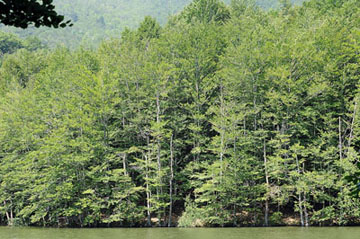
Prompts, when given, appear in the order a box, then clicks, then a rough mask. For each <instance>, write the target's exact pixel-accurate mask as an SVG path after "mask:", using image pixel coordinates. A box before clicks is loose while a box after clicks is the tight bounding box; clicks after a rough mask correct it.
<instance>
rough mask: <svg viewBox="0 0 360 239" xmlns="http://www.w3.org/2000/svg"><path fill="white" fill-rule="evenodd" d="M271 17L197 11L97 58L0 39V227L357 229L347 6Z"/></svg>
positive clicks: (137, 33) (353, 45)
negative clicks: (291, 225) (295, 224)
mask: <svg viewBox="0 0 360 239" xmlns="http://www.w3.org/2000/svg"><path fill="white" fill-rule="evenodd" d="M97 3H98V4H99V9H101V7H104V6H105V5H101V3H99V2H97ZM283 3H284V4H283V7H282V8H280V9H278V10H276V9H275V10H271V11H265V10H263V9H261V8H259V7H257V6H256V5H255V3H254V2H253V1H247V0H236V1H235V0H234V1H233V2H232V4H231V5H230V6H226V5H225V4H224V3H222V2H220V1H215V0H207V1H205V0H196V1H194V2H193V3H192V4H190V5H189V6H188V7H187V8H185V10H184V11H183V12H181V13H180V14H178V15H175V16H173V17H172V18H171V19H170V20H169V22H168V24H166V25H164V26H160V24H159V23H158V22H157V20H155V19H154V18H153V17H146V18H145V20H144V21H143V22H142V23H141V24H140V26H139V28H138V29H136V30H131V29H127V30H125V31H124V32H123V33H122V35H121V38H119V39H112V40H109V41H104V42H102V44H101V45H100V46H99V48H98V49H96V50H89V49H88V48H87V47H82V48H79V49H78V50H76V51H71V50H68V49H66V48H61V47H59V48H56V49H54V50H44V49H37V48H38V47H39V46H40V45H39V42H38V41H37V40H34V39H28V40H26V41H21V40H19V39H17V38H15V37H13V36H12V35H7V34H4V35H1V38H0V39H5V40H4V41H0V43H1V44H2V45H1V46H2V47H3V48H2V49H5V50H4V52H5V53H4V56H3V58H2V64H1V67H0V221H1V222H6V223H7V224H9V225H15V224H21V225H35V226H82V227H85V226H86V227H96V226H174V225H178V226H181V227H197V226H261V225H265V226H269V225H282V224H284V223H288V221H291V220H290V219H295V218H299V220H300V221H299V224H300V225H302V226H307V225H321V226H323V225H353V224H358V223H359V219H358V218H359V216H360V207H359V205H360V204H359V200H360V199H358V198H356V197H353V196H352V195H351V192H355V193H357V194H358V191H357V190H356V189H355V190H354V187H355V186H356V185H355V184H357V183H359V175H360V173H359V168H358V165H357V162H358V158H359V153H358V152H359V149H360V144H359V143H360V127H359V126H360V123H359V122H360V121H359V119H360V118H359V103H360V102H359V99H360V95H359V85H360V84H359V75H360V70H359V69H360V68H359V65H360V57H359V56H360V55H359V52H360V44H359V42H360V41H359V40H360V34H359V27H360V22H359V20H358V19H359V16H360V11H359V9H360V8H359V2H358V1H346V2H345V1H331V2H329V1H325V0H324V1H316V0H313V1H310V2H309V3H307V4H305V5H304V6H295V7H292V6H290V5H289V1H284V2H283ZM318 4H320V5H321V6H323V5H324V6H325V5H326V6H327V8H326V10H325V11H324V8H322V7H319V5H318ZM69 6H70V5H69ZM94 16H96V17H98V18H97V19H98V21H97V24H99V26H100V25H101V26H106V25H108V21H109V18H107V17H106V16H104V17H103V18H99V16H97V15H96V14H94ZM73 17H74V19H76V17H75V15H74V16H73ZM78 21H80V19H78ZM179 216H180V218H179V220H178V223H177V224H176V220H174V219H176V217H179ZM285 217H291V218H290V219H289V218H285ZM285 219H289V220H285ZM293 221H296V220H293Z"/></svg>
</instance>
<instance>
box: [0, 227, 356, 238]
mask: <svg viewBox="0 0 360 239" xmlns="http://www.w3.org/2000/svg"><path fill="white" fill-rule="evenodd" d="M265 238H266V239H288V238H289V239H350V238H351V239H355V238H360V227H341V228H340V227H339V228H335V227H328V228H297V227H281V228H226V229H220V228H209V229H177V228H173V229H160V228H153V229H44V228H7V227H0V239H265Z"/></svg>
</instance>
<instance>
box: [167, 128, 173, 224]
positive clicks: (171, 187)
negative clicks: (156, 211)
mask: <svg viewBox="0 0 360 239" xmlns="http://www.w3.org/2000/svg"><path fill="white" fill-rule="evenodd" d="M173 180H174V148H173V134H171V138H170V180H169V185H170V191H169V197H170V209H169V221H168V227H171V216H172V207H173Z"/></svg>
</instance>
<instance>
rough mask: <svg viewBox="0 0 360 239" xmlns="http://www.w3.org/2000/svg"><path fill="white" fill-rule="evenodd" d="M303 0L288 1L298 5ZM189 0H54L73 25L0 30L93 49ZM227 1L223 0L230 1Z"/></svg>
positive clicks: (266, 1)
mask: <svg viewBox="0 0 360 239" xmlns="http://www.w3.org/2000/svg"><path fill="white" fill-rule="evenodd" d="M303 1H304V0H292V3H294V4H298V5H299V4H301V3H302V2H303ZM190 2H191V0H54V4H55V6H56V8H55V9H56V10H57V11H58V12H60V13H61V14H64V15H65V18H66V19H67V20H71V21H72V23H73V24H74V26H73V27H71V28H66V29H49V28H35V27H30V28H28V29H26V30H23V29H19V28H14V27H5V26H3V25H1V24H0V30H2V31H5V32H9V33H15V34H18V35H19V36H21V37H23V38H26V37H29V36H34V35H35V36H37V37H38V38H39V39H41V41H42V43H44V44H46V45H47V46H49V47H56V46H57V45H59V44H60V45H64V46H66V47H68V48H71V49H76V48H77V47H78V46H79V45H81V46H82V47H84V48H96V47H97V46H98V45H99V44H100V43H101V41H103V40H104V39H110V38H119V37H120V35H121V32H122V31H124V30H125V29H126V28H131V29H134V28H136V27H138V26H139V24H140V23H141V21H142V20H143V18H144V16H151V17H153V18H155V19H156V20H157V21H158V22H159V23H160V25H162V26H163V25H165V23H166V21H167V19H168V17H169V16H171V15H173V14H176V13H178V12H179V11H181V9H183V8H184V7H185V6H186V5H187V4H189V3H190ZM230 2H231V0H225V3H228V4H229V3H230ZM255 2H256V4H257V5H258V6H260V7H262V8H264V9H269V8H278V7H279V3H278V1H277V0H256V1H255Z"/></svg>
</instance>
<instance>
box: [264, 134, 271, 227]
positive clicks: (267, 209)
mask: <svg viewBox="0 0 360 239" xmlns="http://www.w3.org/2000/svg"><path fill="white" fill-rule="evenodd" d="M264 168H265V181H266V198H265V226H266V227H267V226H269V195H268V193H269V192H268V191H269V188H270V185H269V175H268V170H267V156H266V143H265V140H264Z"/></svg>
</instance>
